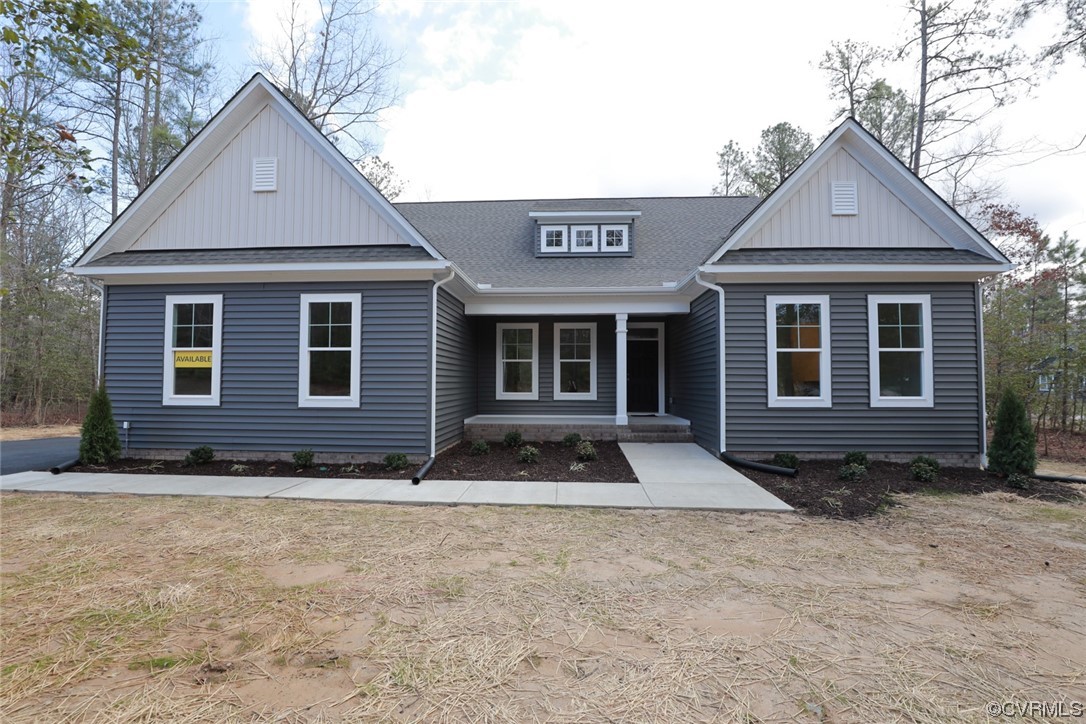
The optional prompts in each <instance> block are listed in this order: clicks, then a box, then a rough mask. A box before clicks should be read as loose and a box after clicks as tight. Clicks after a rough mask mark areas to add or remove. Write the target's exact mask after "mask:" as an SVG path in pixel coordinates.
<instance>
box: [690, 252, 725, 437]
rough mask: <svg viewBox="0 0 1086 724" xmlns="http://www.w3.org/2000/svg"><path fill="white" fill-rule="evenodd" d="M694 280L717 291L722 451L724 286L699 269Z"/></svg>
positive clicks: (718, 411)
mask: <svg viewBox="0 0 1086 724" xmlns="http://www.w3.org/2000/svg"><path fill="white" fill-rule="evenodd" d="M694 281H695V282H697V283H698V284H700V285H701V286H703V287H705V288H706V289H712V290H713V291H714V292H716V293H717V304H718V308H717V315H716V318H717V327H718V329H719V331H720V334H719V335H717V336H718V337H719V338H720V339H719V342H720V352H719V354H718V357H717V359H718V361H719V366H720V367H719V371H720V379H719V380H717V389H718V390H719V391H720V392H719V397H718V398H717V399H718V400H719V404H718V405H717V413H718V414H719V415H720V425H719V427H720V440H719V441H718V443H717V445H718V450H717V452H721V453H722V452H724V451H725V450H727V449H728V448H727V436H726V435H725V430H724V421H725V417H726V416H725V414H724V404H725V397H726V393H725V389H724V382H725V380H726V377H725V372H724V366H725V365H724V362H725V359H724V287H722V286H720V285H719V284H713V283H712V282H707V281H705V280H704V279H702V277H701V272H700V271H699V272H696V273H695V274H694Z"/></svg>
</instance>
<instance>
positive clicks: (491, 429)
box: [464, 415, 694, 442]
mask: <svg viewBox="0 0 1086 724" xmlns="http://www.w3.org/2000/svg"><path fill="white" fill-rule="evenodd" d="M511 430H516V431H517V432H519V433H520V434H521V435H523V436H524V439H525V440H540V441H546V442H556V441H559V440H561V439H562V438H564V437H565V436H566V435H568V434H570V433H571V432H575V433H577V434H579V435H580V436H581V437H583V438H586V439H588V440H617V441H618V442H693V441H694V436H693V433H692V432H691V430H690V421H689V420H687V419H685V418H682V417H678V416H676V415H630V416H628V417H627V420H626V422H625V423H624V424H623V423H620V422H618V421H617V418H616V416H614V415H473V416H472V417H469V418H467V419H466V420H464V439H466V440H487V441H499V440H501V439H502V438H503V437H504V436H505V433H507V432H509V431H511Z"/></svg>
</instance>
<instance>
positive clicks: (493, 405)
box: [475, 316, 615, 415]
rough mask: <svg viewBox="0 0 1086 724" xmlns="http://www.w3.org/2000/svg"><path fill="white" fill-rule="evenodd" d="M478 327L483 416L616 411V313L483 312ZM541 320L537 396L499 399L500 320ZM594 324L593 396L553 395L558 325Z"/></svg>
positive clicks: (480, 406) (532, 321)
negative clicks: (510, 314)
mask: <svg viewBox="0 0 1086 724" xmlns="http://www.w3.org/2000/svg"><path fill="white" fill-rule="evenodd" d="M477 319H478V321H477V322H476V328H475V337H476V347H475V349H476V359H477V360H478V370H479V371H478V382H479V387H478V390H479V407H478V414H480V415H614V414H615V318H614V316H587V317H565V316H563V317H544V318H540V317H479V318H477ZM518 322H523V323H525V324H535V323H538V324H539V350H538V354H539V399H538V400H499V399H497V398H496V392H497V358H496V350H497V347H496V345H497V325H498V324H499V323H501V324H515V323H518ZM577 322H584V323H588V322H595V323H596V354H597V355H598V357H599V360H598V361H597V363H596V386H597V387H598V390H597V394H596V399H595V400H555V399H554V325H555V324H563V323H577Z"/></svg>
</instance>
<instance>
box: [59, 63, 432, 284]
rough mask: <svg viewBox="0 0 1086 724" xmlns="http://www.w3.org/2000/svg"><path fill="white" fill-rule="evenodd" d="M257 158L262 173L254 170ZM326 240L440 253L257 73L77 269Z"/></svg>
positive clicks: (108, 230)
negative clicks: (111, 258) (125, 257)
mask: <svg viewBox="0 0 1086 724" xmlns="http://www.w3.org/2000/svg"><path fill="white" fill-rule="evenodd" d="M258 160H259V161H260V162H261V165H262V168H261V171H262V173H261V174H254V171H255V170H256V169H255V167H254V162H255V161H258ZM269 171H271V172H272V173H273V176H271V177H269V176H268V172H269ZM254 187H256V188H260V189H261V190H259V191H254V190H253V189H254ZM320 246H330V247H342V246H393V247H395V246H416V247H421V248H423V249H425V250H426V252H427V254H429V255H430V257H431V258H434V259H439V260H440V259H442V257H441V254H439V253H438V252H437V250H436V249H434V247H433V246H432V245H431V244H430V243H429V241H427V240H426V239H425V238H423V236H422V235H421V234H419V232H418V231H417V230H416V229H415V228H414V227H413V226H411V224H410V223H409V222H408V221H407V220H406V219H405V218H404V217H403V215H401V214H400V213H399V212H398V211H397V210H396V208H395V207H393V206H392V204H391V203H389V201H388V199H386V198H385V197H384V196H382V195H381V194H380V193H379V192H378V191H377V190H376V189H375V188H374V187H373V185H372V184H370V182H369V181H367V180H366V179H365V178H364V177H363V176H362V174H361V173H360V172H359V171H358V169H357V168H355V167H354V166H353V165H352V164H351V163H350V161H348V160H347V159H346V158H345V157H344V156H343V154H342V153H340V152H339V150H338V149H337V148H336V147H335V146H334V145H333V144H332V142H331V141H329V140H328V138H326V137H325V136H324V135H322V134H321V133H320V131H318V130H317V129H316V127H314V126H313V124H312V123H310V122H309V120H308V119H306V117H305V116H304V115H303V114H302V113H301V111H299V110H298V109H297V108H296V107H295V106H294V105H293V104H291V103H290V101H288V100H287V99H286V96H284V95H283V93H282V92H280V91H279V90H278V89H277V88H275V87H274V86H273V85H272V84H271V83H270V82H269V81H268V80H267V79H266V78H264V77H263V76H262V75H260V74H259V73H258V74H256V75H254V76H253V77H252V78H251V79H250V80H249V82H248V83H246V84H245V85H244V86H243V87H242V88H241V89H240V90H238V92H237V93H236V94H235V95H234V96H233V98H231V99H230V100H229V101H228V102H227V104H226V105H225V106H224V107H223V108H222V109H221V110H220V111H219V112H218V113H216V114H215V115H214V116H213V117H212V118H211V120H210V121H208V123H207V125H205V126H204V127H203V128H202V129H201V130H200V132H199V133H198V134H196V137H195V138H193V139H192V141H190V142H189V144H188V145H186V146H185V147H184V148H183V149H181V152H180V153H178V154H177V156H176V158H174V159H173V160H172V161H171V162H170V163H169V164H168V165H167V166H166V168H165V169H163V171H162V173H160V174H159V175H158V176H157V177H156V178H155V179H154V181H152V182H151V185H150V186H148V187H147V188H146V189H145V190H144V191H143V192H142V193H140V194H139V196H137V197H136V198H135V199H134V200H133V201H132V203H131V204H129V205H128V207H127V208H126V209H125V210H124V212H122V213H121V215H120V216H119V217H117V219H115V220H114V222H113V223H112V224H110V225H109V227H107V228H106V229H105V231H103V232H102V233H101V234H100V235H99V237H98V238H97V239H96V240H95V241H94V243H93V244H91V245H90V247H88V248H87V249H86V250H85V251H84V252H83V255H82V256H81V257H80V258H79V259H78V260H77V261H76V263H75V265H74V266H73V267H72V270H73V271H75V272H76V273H80V272H79V271H78V270H79V269H81V268H83V267H89V266H91V265H93V263H94V261H95V260H96V259H99V258H102V257H105V256H107V255H110V254H116V253H122V252H127V251H133V250H137V251H160V250H186V249H232V248H240V249H246V248H250V249H251V248H266V247H273V248H274V247H279V248H282V247H320Z"/></svg>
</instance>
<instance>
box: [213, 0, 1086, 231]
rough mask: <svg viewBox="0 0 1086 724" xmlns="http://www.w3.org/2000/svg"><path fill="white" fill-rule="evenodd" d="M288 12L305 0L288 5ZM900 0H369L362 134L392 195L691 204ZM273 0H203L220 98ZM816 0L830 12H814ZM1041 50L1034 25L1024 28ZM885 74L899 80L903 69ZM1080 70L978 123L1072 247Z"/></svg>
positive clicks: (893, 37) (1020, 201)
mask: <svg viewBox="0 0 1086 724" xmlns="http://www.w3.org/2000/svg"><path fill="white" fill-rule="evenodd" d="M299 1H300V2H302V3H303V4H305V3H309V4H310V5H309V6H310V7H313V5H312V4H313V3H315V2H317V1H318V0H299ZM904 5H905V3H904V2H903V1H902V0H897V1H892V2H883V1H881V0H835V2H834V3H833V4H832V6H831V5H827V4H825V3H813V2H807V1H803V0H795V1H787V2H786V1H783V0H777V1H771V0H767V1H764V2H757V3H748V2H743V3H738V2H733V1H729V0H725V1H724V2H704V1H702V2H687V1H686V0H670V1H669V2H667V3H647V2H645V3H640V2H622V3H620V2H600V1H597V0H580V1H579V2H564V1H563V0H546V1H533V0H526V1H524V2H515V3H514V2H489V3H461V2H427V1H423V0H402V1H396V2H384V3H382V4H381V5H379V6H378V8H377V10H376V11H375V13H374V16H373V17H374V26H375V30H376V31H377V32H378V33H379V35H380V37H381V38H382V39H383V41H384V42H385V43H386V44H387V45H388V46H389V47H390V48H391V49H392V50H393V51H394V52H397V53H400V54H401V55H402V61H401V63H400V65H399V66H398V82H399V87H400V92H401V100H400V103H399V104H398V105H397V106H395V107H394V108H392V109H389V110H388V111H387V112H386V113H385V114H384V115H383V118H382V121H381V127H380V129H378V130H377V133H376V134H375V140H376V141H377V143H378V145H379V149H380V150H379V154H380V155H381V157H382V158H383V159H385V160H386V161H389V162H391V163H392V165H393V166H394V167H395V168H396V170H397V173H398V174H399V175H400V176H401V177H402V178H403V179H404V180H406V181H407V188H406V190H405V191H404V192H403V193H402V194H401V195H400V197H399V198H398V199H397V200H399V201H447V200H464V199H470V200H474V199H515V198H521V199H524V198H530V199H543V198H577V197H595V196H602V197H613V196H699V195H706V194H708V193H710V191H711V189H712V187H713V184H714V183H715V182H716V180H717V177H718V175H719V173H718V170H717V168H716V154H717V151H719V150H720V148H721V147H722V146H723V145H724V144H725V143H727V141H728V140H730V139H734V140H736V141H737V142H738V143H739V144H740V145H741V146H743V147H744V148H748V149H749V148H753V147H754V146H755V145H756V143H757V141H758V137H759V134H760V132H761V130H762V129H763V128H765V127H767V126H770V125H773V124H775V123H778V122H780V121H789V122H791V123H793V124H795V125H798V126H800V127H801V128H803V129H805V130H806V131H808V132H809V133H810V134H811V135H812V137H813V138H814V141H815V143H816V144H817V143H818V142H819V141H821V140H822V139H823V138H824V137H825V136H826V135H827V134H828V133H829V131H830V130H832V128H833V127H834V126H835V125H836V124H837V122H839V120H840V118H839V117H837V116H836V109H837V104H836V103H835V102H834V101H832V100H831V99H829V97H828V92H827V88H826V81H825V78H824V75H823V73H822V71H820V70H819V69H818V67H817V65H818V60H819V58H820V57H821V55H822V53H823V52H824V51H825V50H826V49H827V48H828V47H829V44H830V42H831V41H834V40H845V39H848V38H851V39H855V40H865V41H867V42H870V43H873V44H878V45H885V46H889V45H893V44H895V43H896V42H898V41H899V40H900V39H901V38H902V37H904V35H905V33H906V32H907V30H908V22H909V20H908V16H907V12H906V10H905V8H904ZM288 6H289V0H218V1H216V0H211V1H210V2H207V3H206V4H205V5H204V8H203V10H204V16H205V23H206V25H207V27H208V31H209V32H210V33H211V34H213V35H215V36H217V37H218V45H219V53H220V63H221V68H222V71H223V82H224V85H226V86H228V89H227V91H228V95H229V93H232V92H233V90H235V89H236V87H237V86H240V85H241V83H242V82H244V80H245V79H246V78H248V77H249V76H250V75H251V74H252V72H253V68H252V66H251V65H249V63H248V58H249V53H250V51H251V50H252V49H253V48H254V47H259V46H260V45H261V44H266V43H269V42H272V41H273V39H274V38H275V36H276V34H277V33H279V32H281V30H280V25H279V21H278V17H279V16H281V14H282V13H283V11H284V9H285V8H286V7H288ZM827 7H832V8H833V12H832V13H827V12H826V9H827ZM1026 30H1027V33H1026V35H1025V36H1024V40H1025V42H1028V43H1037V44H1040V43H1042V42H1043V41H1044V40H1045V38H1046V37H1048V35H1049V34H1050V33H1051V31H1052V28H1051V26H1048V25H1047V24H1045V23H1044V22H1043V21H1041V22H1036V23H1034V24H1032V25H1031V26H1029V27H1027V29H1026ZM898 73H899V74H898V75H894V74H893V73H891V74H890V75H889V77H888V80H889V81H890V83H891V84H897V85H905V84H906V83H907V82H908V80H909V78H910V76H909V75H908V74H907V72H906V71H905V69H902V70H900V71H898ZM1084 89H1086V68H1084V67H1083V63H1082V62H1081V61H1080V60H1078V59H1077V58H1076V59H1071V60H1069V61H1068V62H1067V63H1065V64H1064V66H1063V67H1061V68H1060V69H1059V70H1058V72H1057V73H1056V74H1054V75H1052V76H1048V77H1046V76H1043V75H1042V77H1041V79H1040V81H1039V83H1038V85H1037V86H1036V87H1035V88H1034V89H1032V90H1031V91H1030V92H1029V93H1028V94H1027V95H1025V96H1023V97H1021V98H1020V99H1019V100H1018V101H1017V102H1016V103H1014V104H1012V105H1011V106H1009V107H1007V108H1004V109H1001V110H1000V111H999V112H998V116H997V117H995V118H993V122H994V123H995V124H996V125H997V126H998V127H999V128H1000V129H1001V140H1002V141H1003V143H1004V144H1006V145H1008V146H1010V147H1013V148H1015V149H1018V152H1017V153H1015V154H1013V155H1011V156H1008V157H1007V158H1004V159H1000V160H999V161H997V162H994V163H993V164H991V165H990V166H989V167H988V169H987V172H986V174H987V175H988V176H989V177H990V178H991V179H992V180H994V181H996V182H998V183H999V184H1000V186H1001V188H1002V192H1003V195H1004V197H1005V199H1006V200H1007V201H1009V202H1011V203H1014V204H1017V205H1018V206H1019V207H1020V209H1021V210H1022V211H1023V212H1024V213H1027V214H1031V215H1034V216H1036V217H1037V218H1038V220H1039V221H1040V222H1041V225H1042V228H1044V229H1045V231H1046V232H1047V233H1049V234H1050V235H1052V236H1053V237H1058V236H1059V234H1060V233H1062V232H1063V231H1064V230H1066V231H1069V232H1070V234H1071V236H1072V237H1073V238H1079V239H1086V143H1084V144H1083V146H1082V147H1080V148H1079V149H1078V151H1077V152H1074V153H1060V154H1055V155H1052V154H1051V152H1052V151H1053V150H1055V149H1058V148H1061V147H1063V148H1066V147H1070V146H1073V145H1074V144H1075V143H1077V142H1078V141H1079V140H1080V139H1082V138H1083V136H1084V135H1086V116H1084V115H1083V113H1082V103H1083V97H1084V93H1083V90H1084Z"/></svg>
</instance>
